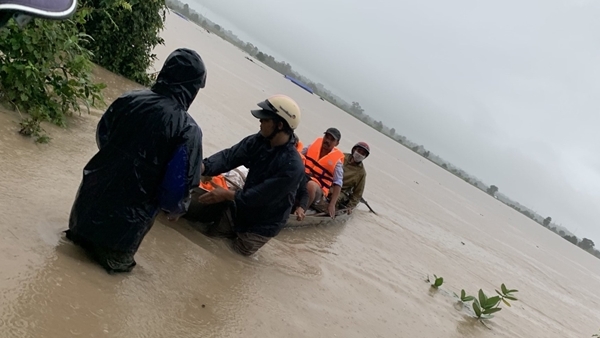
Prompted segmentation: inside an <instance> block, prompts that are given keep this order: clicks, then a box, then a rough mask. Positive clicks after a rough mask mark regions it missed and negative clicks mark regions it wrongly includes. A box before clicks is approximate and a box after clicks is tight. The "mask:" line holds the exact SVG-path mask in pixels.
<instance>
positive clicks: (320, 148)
mask: <svg viewBox="0 0 600 338" xmlns="http://www.w3.org/2000/svg"><path fill="white" fill-rule="evenodd" d="M324 135H325V136H324V137H319V138H317V139H316V140H315V141H314V142H313V143H312V144H309V145H308V146H307V147H305V148H304V149H302V155H303V156H304V157H305V160H304V167H305V172H306V175H307V176H308V180H307V181H308V183H307V185H306V187H307V190H308V205H309V206H311V207H313V208H315V209H316V210H318V211H325V210H327V213H328V214H329V216H331V217H334V216H335V206H336V203H337V200H338V198H339V196H340V192H341V190H342V183H343V181H342V180H343V176H344V168H343V161H344V153H342V152H341V151H340V150H339V149H338V148H337V145H338V144H339V143H340V139H341V137H342V134H341V133H340V131H339V130H337V129H336V128H329V129H327V130H326V131H325V133H324ZM330 190H331V198H330V200H329V202H328V201H327V199H326V197H327V196H329V192H330Z"/></svg>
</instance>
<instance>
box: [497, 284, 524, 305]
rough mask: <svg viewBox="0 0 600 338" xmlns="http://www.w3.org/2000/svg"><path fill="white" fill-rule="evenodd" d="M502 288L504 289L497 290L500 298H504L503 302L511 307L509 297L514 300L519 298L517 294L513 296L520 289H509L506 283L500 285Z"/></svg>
mask: <svg viewBox="0 0 600 338" xmlns="http://www.w3.org/2000/svg"><path fill="white" fill-rule="evenodd" d="M500 290H502V292H500V291H498V290H496V293H497V294H498V295H499V296H500V300H502V302H503V303H504V304H506V306H508V307H510V303H509V302H508V301H507V299H510V300H512V301H517V300H518V299H517V298H516V297H515V296H513V293H515V292H519V290H509V289H507V288H506V285H504V283H502V285H501V286H500Z"/></svg>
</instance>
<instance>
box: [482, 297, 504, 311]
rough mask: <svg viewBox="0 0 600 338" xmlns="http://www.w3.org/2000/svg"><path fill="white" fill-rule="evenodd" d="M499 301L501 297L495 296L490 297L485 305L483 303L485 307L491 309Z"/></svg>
mask: <svg viewBox="0 0 600 338" xmlns="http://www.w3.org/2000/svg"><path fill="white" fill-rule="evenodd" d="M498 303H500V297H499V296H494V297H491V298H488V299H487V300H486V302H485V305H482V306H483V307H484V308H485V309H490V308H493V307H494V306H496V305H497V304H498Z"/></svg>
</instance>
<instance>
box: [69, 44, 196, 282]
mask: <svg viewBox="0 0 600 338" xmlns="http://www.w3.org/2000/svg"><path fill="white" fill-rule="evenodd" d="M205 84H206V68H205V66H204V62H203V61H202V58H201V57H200V55H198V54H197V53H196V52H195V51H193V50H190V49H186V48H181V49H177V50H175V51H174V52H172V53H171V54H170V55H169V57H168V58H167V59H166V60H165V63H164V65H163V67H162V69H161V71H160V73H159V75H158V77H157V80H156V83H155V84H154V85H153V86H152V88H151V89H150V90H139V91H133V92H130V93H126V94H125V95H123V96H121V97H119V98H118V99H117V100H115V101H114V102H113V103H112V104H111V105H110V107H108V109H107V111H106V112H105V113H104V115H103V116H102V118H101V119H100V122H99V123H98V128H97V131H96V142H97V145H98V152H97V153H96V154H95V155H94V156H93V157H92V159H91V160H90V161H89V162H88V163H87V165H86V166H85V168H84V169H83V180H82V182H81V185H80V187H79V190H78V192H77V196H76V197H75V202H74V203H73V208H72V210H71V215H70V219H69V230H67V231H66V236H67V238H68V239H70V240H72V241H73V242H74V243H76V244H78V245H80V246H82V247H83V248H84V249H85V250H86V251H88V252H89V253H90V255H91V256H92V258H93V259H94V260H95V261H96V262H98V263H99V264H100V265H101V266H102V267H104V269H106V271H107V272H109V273H113V272H129V271H131V270H132V269H133V267H134V266H135V265H136V262H135V260H134V255H135V253H136V252H137V250H138V247H139V245H140V244H141V242H142V240H143V238H144V236H146V234H147V233H148V231H149V230H150V228H151V227H152V225H153V223H154V219H155V217H156V216H157V214H158V212H159V210H160V209H163V210H165V211H166V212H167V213H169V216H170V218H177V216H178V215H180V214H183V213H185V211H186V210H185V209H186V208H187V205H186V198H188V197H189V189H191V188H193V187H197V186H198V184H199V182H200V165H199V162H200V160H201V159H202V131H201V129H200V127H199V126H198V125H197V124H196V122H195V121H194V119H193V118H192V117H191V116H190V115H189V114H188V113H187V110H188V109H189V107H190V105H191V104H192V102H193V101H194V98H195V97H196V95H197V94H198V91H199V90H200V89H201V88H204V86H205Z"/></svg>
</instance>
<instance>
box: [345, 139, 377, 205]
mask: <svg viewBox="0 0 600 338" xmlns="http://www.w3.org/2000/svg"><path fill="white" fill-rule="evenodd" d="M370 153H371V150H370V148H369V145H368V144H367V143H365V142H358V143H357V144H355V145H354V147H352V150H351V151H350V153H349V154H344V159H345V160H344V184H343V185H342V192H341V194H340V199H339V201H338V208H340V209H348V214H350V213H352V210H353V209H354V208H356V206H357V205H358V203H360V200H361V198H362V195H363V192H364V191H365V184H366V182H367V171H366V170H365V167H364V165H363V161H364V160H365V159H366V158H367V157H368V156H369V154H370Z"/></svg>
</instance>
